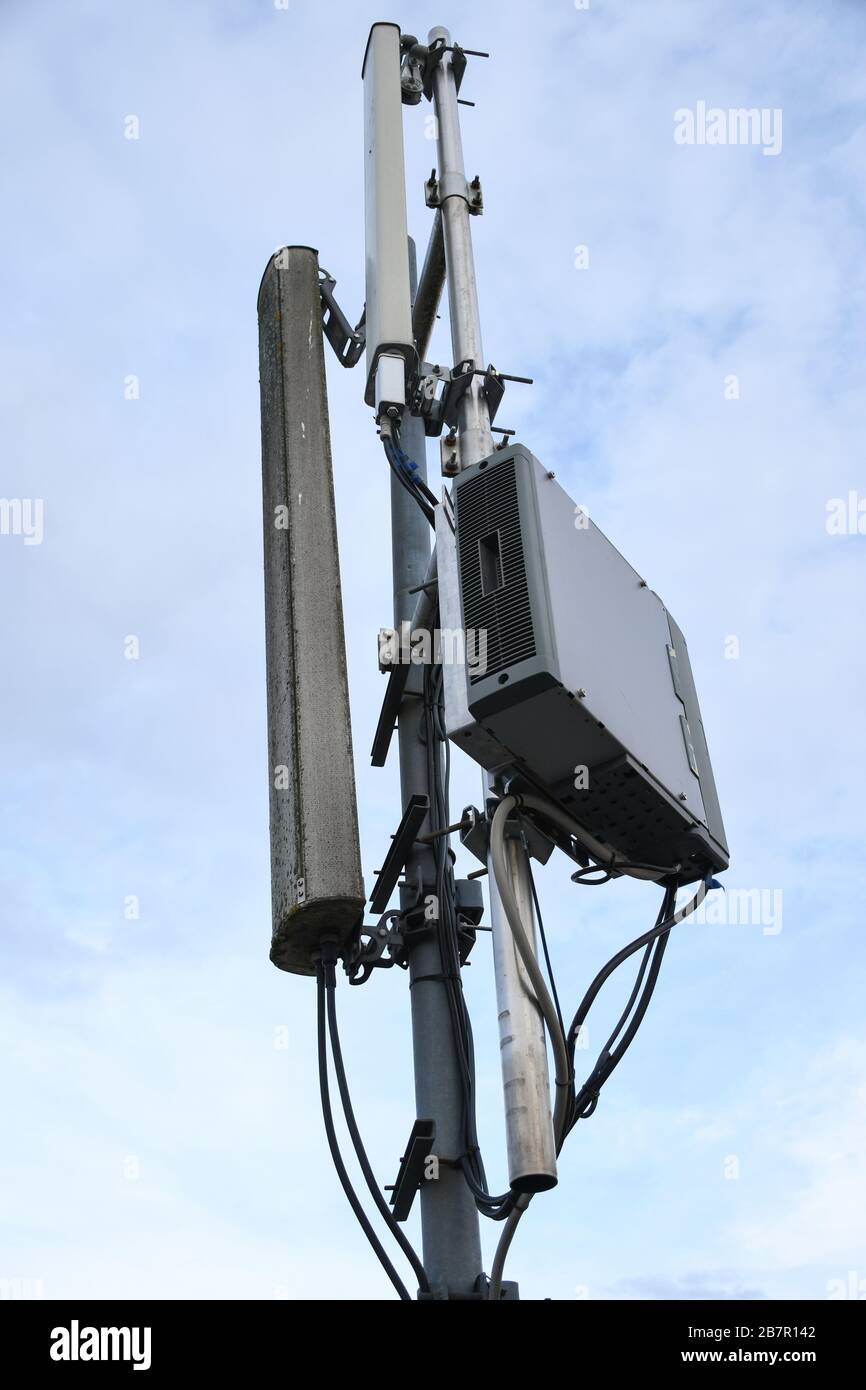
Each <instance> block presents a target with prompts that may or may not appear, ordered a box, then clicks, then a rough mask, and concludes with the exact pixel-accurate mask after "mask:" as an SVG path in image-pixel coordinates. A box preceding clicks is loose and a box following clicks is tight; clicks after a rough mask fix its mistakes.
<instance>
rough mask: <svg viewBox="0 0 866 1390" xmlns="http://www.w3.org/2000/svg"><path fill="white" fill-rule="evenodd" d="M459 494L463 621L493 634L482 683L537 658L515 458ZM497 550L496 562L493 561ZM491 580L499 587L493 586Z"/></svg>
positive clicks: (459, 489)
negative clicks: (519, 662) (493, 549)
mask: <svg viewBox="0 0 866 1390" xmlns="http://www.w3.org/2000/svg"><path fill="white" fill-rule="evenodd" d="M455 496H456V504H455V517H456V532H457V560H458V564H459V566H460V587H461V590H462V594H463V621H464V624H465V626H466V628H467V629H469V628H473V629H474V630H475V632H477V633H482V632H486V633H487V664H486V669H485V670H484V672H478V673H476V674H475V675H471V676H470V677H469V681H470V684H471V685H477V684H478V682H479V681H482V680H484V679H486V677H487V676H490V675H493V674H495V673H496V672H497V671H502V670H504V669H505V668H506V667H508V666H513V665H515V664H516V663H517V662H518V661H525V660H526V659H527V657H531V656H534V655H535V633H534V630H533V626H532V607H531V605H530V601H529V586H528V585H527V582H526V563H525V560H524V555H523V538H522V536H521V534H520V510H519V505H518V498H517V479H516V477H515V466H514V460H513V459H510V460H508V461H507V462H503V463H501V464H498V465H497V466H496V467H495V468H492V469H490V471H489V472H482V473H478V474H477V475H476V477H474V478H473V479H472V480H471V482H467V483H464V484H463V485H462V486H460V487H457V488H455ZM491 547H493V548H495V552H496V555H495V564H491V562H490V559H489V556H490V550H491ZM485 557H486V558H485ZM483 558H485V564H484V573H482V559H483ZM491 576H495V577H496V578H497V580H498V584H499V587H492V586H491ZM476 640H477V639H476Z"/></svg>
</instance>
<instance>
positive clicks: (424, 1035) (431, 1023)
mask: <svg viewBox="0 0 866 1390" xmlns="http://www.w3.org/2000/svg"><path fill="white" fill-rule="evenodd" d="M409 256H410V276H411V284H412V293H413V295H414V293H415V288H416V265H415V247H414V244H413V243H412V242H411V240H410V243H409ZM400 442H401V445H402V447H403V448H404V449H405V451H406V453H407V454H408V455H409V457H410V458H412V459H414V461H415V463H416V464H417V465H418V471H419V473H421V474H422V475H423V476H424V478H425V479H426V476H427V466H426V441H425V435H424V426H423V423H422V421H421V420H419V419H418V418H417V417H415V416H412V415H409V414H408V412H407V414H406V415H405V416H404V418H403V424H402V427H401V431H400ZM391 543H392V557H393V575H394V626H395V627H397V628H399V626H400V623H401V622H402V621H403V620H404V619H407V620H410V621H411V619H412V617H413V615H414V613H415V610H416V605H417V603H418V595H417V593H414V594H413V593H411V592H410V591H411V590H412V589H413V588H415V586H417V585H418V584H420V583H422V581H423V580H424V578H425V575H426V573H427V565H428V562H429V559H430V526H429V524H428V522H427V520H426V518H425V516H424V514H423V512H422V511H421V509H420V507H419V506H418V504H417V503H416V502H415V501H414V499H413V498H412V497H410V496H409V494H408V493H407V492H406V490H405V488H403V487H401V486H400V484H399V482H398V481H397V479H396V478H394V477H393V476H392V479H391ZM421 671H422V668H421V667H420V666H415V667H413V668H412V672H411V673H410V676H409V680H408V682H407V690H406V698H405V699H404V700H403V703H402V705H401V707H400V711H399V714H398V717H397V736H398V740H399V747H400V789H401V796H402V804H403V805H404V806H405V805H406V803H407V801H408V799H409V797H410V796H411V795H412V794H413V793H416V792H429V787H428V784H427V753H426V748H425V745H424V744H423V743H422V742H421V737H422V721H423V708H422V704H421V700H420V699H418V698H417V696H418V695H419V694H420V692H421V680H420V676H421ZM429 830H430V825H429V823H428V822H425V823H424V826H423V827H422V830H421V834H426V833H427V832H429ZM419 869H420V871H421V873H422V881H423V882H424V883H425V885H426V884H429V885H431V888H430V891H431V892H432V891H433V884H434V880H435V868H434V859H433V850H432V848H431V847H430V846H429V845H423V846H422V845H416V847H415V849H414V850H413V851H412V854H411V856H410V858H409V859H408V861H407V863H406V879H407V881H410V882H411V881H417V875H418V871H419ZM441 973H442V962H441V959H440V955H439V945H438V942H437V940H436V936H435V934H434V933H433V932H432V931H431V932H430V933H429V934H427V933H424V934H421V935H419V936H417V937H415V938H414V939H410V942H409V980H410V989H411V1003H412V1049H413V1054H414V1063H415V1106H416V1114H417V1115H418V1117H419V1119H421V1118H423V1119H432V1120H435V1122H436V1153H437V1156H438V1157H439V1158H440V1159H454V1158H456V1156H457V1155H458V1154H459V1153H460V1152H461V1150H462V1135H461V1120H462V1089H461V1084H460V1074H459V1071H458V1066H457V1055H456V1051H455V1047H454V1036H453V1030H452V1024H451V1015H450V1012H449V1008H448V996H447V993H446V988H445V984H444V983H443V982H442V980H441V979H436V978H435V977H436V976H437V975H441ZM421 1234H422V1241H423V1250H424V1266H425V1268H426V1270H427V1275H428V1278H429V1280H430V1287H431V1289H432V1290H433V1291H434V1292H435V1293H437V1294H439V1296H440V1297H443V1298H446V1297H449V1296H452V1297H453V1296H455V1295H457V1296H461V1295H464V1296H465V1295H467V1294H470V1293H472V1291H473V1290H474V1288H475V1285H476V1282H477V1280H478V1276H479V1275H480V1274H481V1271H482V1265H481V1240H480V1235H479V1229H478V1211H477V1209H476V1206H475V1201H474V1198H473V1197H472V1194H471V1192H470V1191H469V1188H468V1187H467V1185H466V1183H465V1181H464V1179H463V1174H462V1173H461V1172H460V1170H459V1168H457V1167H453V1166H451V1165H450V1164H448V1163H441V1164H440V1167H439V1177H438V1179H436V1180H435V1181H432V1180H431V1181H427V1182H424V1183H422V1185H421Z"/></svg>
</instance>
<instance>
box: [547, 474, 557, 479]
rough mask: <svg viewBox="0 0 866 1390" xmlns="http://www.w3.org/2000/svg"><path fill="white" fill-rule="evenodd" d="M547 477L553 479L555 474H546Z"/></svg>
mask: <svg viewBox="0 0 866 1390" xmlns="http://www.w3.org/2000/svg"><path fill="white" fill-rule="evenodd" d="M547 476H548V478H555V477H556V474H555V473H548V475H547Z"/></svg>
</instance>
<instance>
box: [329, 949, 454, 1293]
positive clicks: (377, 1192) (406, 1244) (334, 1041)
mask: <svg viewBox="0 0 866 1390" xmlns="http://www.w3.org/2000/svg"><path fill="white" fill-rule="evenodd" d="M336 983H337V981H336V975H335V972H334V967H333V965H331V966H329V967H326V971H325V996H326V1000H327V1013H328V1031H329V1034H330V1039H331V1053H332V1055H333V1058H334V1071H335V1072H336V1074H337V1085H338V1087H339V1091H340V1099H341V1101H342V1104H343V1114H344V1115H345V1117H346V1127H347V1128H348V1131H349V1135H350V1137H351V1140H352V1144H353V1146H354V1149H355V1153H356V1155H357V1158H358V1163H359V1165H360V1168H361V1172H362V1173H363V1175H364V1181H365V1182H366V1184H367V1187H368V1189H369V1192H370V1195H371V1197H372V1198H373V1201H374V1202H375V1203H376V1206H377V1207H378V1209H379V1211H380V1213H381V1215H382V1218H383V1219H384V1221H385V1224H386V1225H387V1227H388V1229H389V1230H390V1232H391V1234H392V1235H393V1237H394V1239H395V1240H396V1241H397V1244H398V1245H399V1246H400V1249H401V1250H402V1251H403V1254H404V1255H405V1256H406V1258H407V1260H408V1261H409V1263H410V1264H411V1266H412V1268H413V1269H414V1271H415V1273H416V1275H417V1276H418V1286H419V1288H420V1289H421V1291H422V1292H423V1293H429V1292H430V1283H429V1280H428V1278H427V1272H426V1270H425V1269H424V1265H423V1264H422V1262H421V1260H420V1259H419V1258H418V1255H417V1254H416V1252H415V1250H414V1249H413V1247H412V1244H411V1242H410V1241H409V1240H408V1239H407V1237H406V1235H405V1233H404V1231H403V1230H402V1228H401V1226H400V1223H399V1222H398V1221H397V1220H396V1218H395V1216H394V1213H393V1212H392V1210H391V1208H390V1207H389V1205H388V1203H387V1202H386V1200H385V1198H384V1197H383V1195H382V1191H381V1189H380V1187H379V1184H378V1183H377V1182H376V1175H375V1174H374V1172H373V1169H372V1168H371V1166H370V1161H369V1159H368V1158H367V1151H366V1149H365V1148H364V1143H363V1140H362V1138H361V1134H360V1131H359V1129H358V1125H357V1122H356V1120H355V1112H354V1109H353V1108H352V1100H351V1096H350V1093H349V1083H348V1080H347V1077H346V1068H345V1064H344V1062H343V1049H342V1047H341V1046H340V1032H339V1028H338V1026H337V992H336Z"/></svg>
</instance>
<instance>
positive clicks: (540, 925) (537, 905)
mask: <svg viewBox="0 0 866 1390" xmlns="http://www.w3.org/2000/svg"><path fill="white" fill-rule="evenodd" d="M526 864H527V868H528V869H529V887H530V888H531V890H532V902H533V905H534V907H535V916H536V920H537V922H538V935H539V937H540V938H541V949H542V951H543V952H544V964H545V966H546V968H547V978H548V980H549V981H550V992H551V994H552V995H553V1002H554V1004H555V1005H556V1017H557V1018H558V1019H559V1026H560V1029H561V1030H562V1035H563V1037H565V1021H564V1019H563V1017H562V1009H561V1008H560V1007H559V995H558V994H557V992H556V980H555V979H554V975H553V966H552V965H551V963H550V952H549V950H548V949H547V933H546V932H545V930H544V919H543V918H542V916H541V903H540V902H539V901H538V892H537V890H536V887H535V877H534V875H533V872H532V860H531V858H530V856H529V853H528V852H527V855H526Z"/></svg>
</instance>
